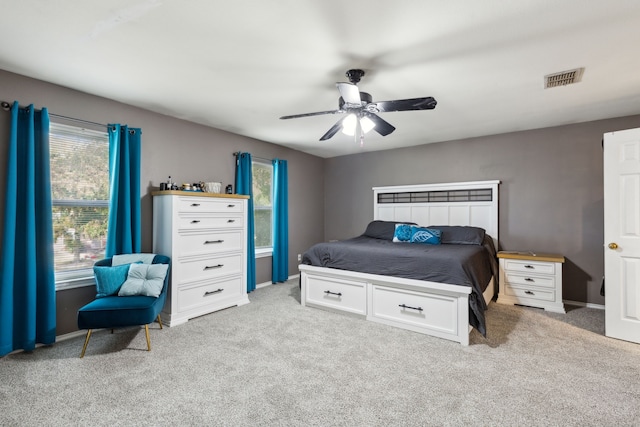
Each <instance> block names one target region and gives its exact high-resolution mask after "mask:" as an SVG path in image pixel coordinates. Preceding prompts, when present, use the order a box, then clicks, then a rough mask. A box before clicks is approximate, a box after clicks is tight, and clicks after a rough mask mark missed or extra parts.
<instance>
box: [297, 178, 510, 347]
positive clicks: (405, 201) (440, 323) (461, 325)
mask: <svg viewBox="0 0 640 427" xmlns="http://www.w3.org/2000/svg"><path fill="white" fill-rule="evenodd" d="M499 183H500V181H474V182H459V183H443V184H421V185H401V186H390V187H374V188H373V193H374V206H373V208H374V219H379V220H385V221H406V222H414V223H417V224H420V225H470V226H476V227H482V228H484V229H485V230H486V232H487V234H489V235H490V236H491V237H493V239H494V244H495V246H496V249H497V248H498V184H499ZM299 269H300V277H301V291H302V295H301V304H302V305H303V306H311V307H316V308H322V309H328V310H338V311H341V312H347V313H351V314H354V315H358V316H361V317H364V318H366V319H367V320H370V321H373V322H378V323H383V324H386V325H390V326H395V327H398V328H402V329H408V330H411V331H415V332H419V333H423V334H426V335H432V336H436V337H440V338H444V339H448V340H452V341H456V342H459V343H461V344H462V345H469V332H470V331H471V327H470V326H469V294H470V293H471V288H470V287H467V286H459V285H451V284H446V283H437V282H429V281H423V280H412V279H404V278H397V277H391V276H381V275H376V274H368V273H360V272H354V271H345V270H338V269H334V268H326V267H315V266H310V265H304V264H301V265H299ZM496 280H497V278H495V277H494V278H493V279H492V280H491V283H490V284H489V286H488V287H487V290H486V291H485V292H484V294H483V296H484V299H485V301H486V302H487V304H489V302H490V301H491V299H492V298H493V297H494V295H495V281H496Z"/></svg>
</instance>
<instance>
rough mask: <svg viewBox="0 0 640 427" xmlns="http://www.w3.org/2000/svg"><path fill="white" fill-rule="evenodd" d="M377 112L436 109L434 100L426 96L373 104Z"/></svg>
mask: <svg viewBox="0 0 640 427" xmlns="http://www.w3.org/2000/svg"><path fill="white" fill-rule="evenodd" d="M374 104H375V105H376V108H377V109H378V111H379V112H381V113H384V112H387V111H412V110H433V109H434V108H436V104H437V102H436V100H435V99H433V98H432V97H430V96H428V97H426V98H413V99H398V100H395V101H380V102H375V103H374Z"/></svg>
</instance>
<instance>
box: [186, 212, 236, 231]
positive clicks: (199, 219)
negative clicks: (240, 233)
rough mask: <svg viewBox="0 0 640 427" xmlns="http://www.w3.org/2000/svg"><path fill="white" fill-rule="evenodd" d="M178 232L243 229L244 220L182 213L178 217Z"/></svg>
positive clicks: (232, 216)
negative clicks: (208, 229)
mask: <svg viewBox="0 0 640 427" xmlns="http://www.w3.org/2000/svg"><path fill="white" fill-rule="evenodd" d="M177 223H178V230H202V229H207V228H238V227H242V226H243V225H244V224H243V218H242V216H240V215H211V214H209V215H207V214H202V215H198V214H188V213H181V214H180V215H179V216H178V221H177Z"/></svg>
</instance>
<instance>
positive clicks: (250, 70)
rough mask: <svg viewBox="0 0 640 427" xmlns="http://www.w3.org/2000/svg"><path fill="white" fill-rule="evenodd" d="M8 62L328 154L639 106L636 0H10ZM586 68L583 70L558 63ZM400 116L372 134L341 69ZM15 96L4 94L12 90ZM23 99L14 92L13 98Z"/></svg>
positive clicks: (4, 55)
mask: <svg viewBox="0 0 640 427" xmlns="http://www.w3.org/2000/svg"><path fill="white" fill-rule="evenodd" d="M0 6H1V9H0V10H2V13H1V15H0V24H1V25H0V28H2V33H3V36H2V38H0V68H1V69H4V70H7V71H11V72H15V73H19V74H23V75H26V76H30V77H34V78H37V79H41V80H45V81H49V82H53V83H56V84H59V85H62V86H66V87H70V88H73V89H77V90H80V91H84V92H87V93H91V94H95V95H99V96H103V97H106V98H110V99H114V100H117V101H121V102H124V103H127V104H131V105H135V106H138V107H142V108H145V109H148V110H152V111H156V112H158V113H162V114H166V115H169V116H174V117H179V118H182V119H186V120H190V121H193V122H197V123H202V124H205V125H209V126H212V127H216V128H220V129H224V130H227V131H230V132H234V133H237V134H241V135H246V136H249V137H252V138H256V139H260V140H263V141H268V142H272V143H274V144H280V145H283V146H287V147H290V148H293V149H296V150H301V151H305V152H308V153H311V154H314V155H318V156H322V157H333V156H338V155H343V154H351V153H357V152H362V151H375V150H385V149H392V148H395V147H404V146H411V145H419V144H425V143H433V142H440V141H447V140H453V139H460V138H466V137H473V136H481V135H491V134H498V133H504V132H511V131H517V130H524V129H534V128H542V127H548V126H555V125H563V124H569V123H577V122H584V121H590V120H596V119H604V118H611V117H620V116H627V115H633V114H640V71H639V70H640V55H639V54H638V49H639V47H640V1H637V0H628V1H625V0H609V1H602V0H561V1H558V0H549V1H548V0H518V1H513V0H501V1H498V0H483V1H479V0H457V1H443V0H437V1H436V0H397V1H394V2H392V1H389V0H348V1H345V0H233V1H231V0H226V1H219V0H213V1H212V0H189V1H178V0H166V1H162V0H133V1H132V0H101V1H91V2H89V1H86V0H65V1H55V2H53V1H46V0H20V1H16V0H0ZM577 67H585V72H584V76H583V78H582V82H580V83H577V84H574V85H570V86H564V87H558V88H554V89H544V76H545V75H547V74H551V73H555V72H560V71H564V70H568V69H573V68H577ZM350 68H362V69H364V70H365V72H366V73H367V74H366V75H365V77H364V78H363V79H362V81H361V82H360V83H359V87H360V90H362V91H365V92H369V93H371V94H372V95H373V98H374V101H382V100H391V99H404V98H416V97H423V96H433V97H434V98H435V99H436V100H437V101H438V105H437V107H436V109H435V110H428V111H411V112H390V113H381V117H382V118H384V119H385V120H387V121H388V122H390V123H391V124H392V125H394V126H395V127H396V128H397V130H396V131H395V132H394V133H392V134H390V135H388V136H386V137H382V136H380V135H378V134H377V133H375V132H371V133H369V134H367V136H366V139H365V143H364V147H360V146H359V144H356V143H354V141H353V138H352V137H348V136H345V135H343V134H341V133H338V134H337V135H336V136H334V137H333V138H332V139H330V140H328V141H324V142H320V141H318V139H319V138H320V136H322V135H323V134H324V133H325V132H326V131H327V130H328V129H329V128H330V127H331V126H332V125H333V124H334V123H335V122H336V121H337V120H338V119H339V118H340V116H336V115H325V116H316V117H308V118H300V119H295V120H279V117H280V116H283V115H288V114H297V113H307V112H314V111H325V110H333V109H336V108H337V102H338V97H339V94H338V91H337V89H336V87H335V83H336V82H338V81H348V80H347V78H346V77H345V75H344V73H345V72H346V71H347V70H348V69H350ZM0 98H1V94H0ZM8 101H11V100H8Z"/></svg>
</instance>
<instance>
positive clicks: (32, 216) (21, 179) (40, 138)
mask: <svg viewBox="0 0 640 427" xmlns="http://www.w3.org/2000/svg"><path fill="white" fill-rule="evenodd" d="M49 169H50V168H49V113H48V112H47V109H46V108H43V109H42V110H41V111H36V110H35V108H34V107H33V105H30V106H29V107H27V108H20V107H19V105H18V102H14V103H13V106H12V108H11V125H10V134H9V147H8V151H7V165H6V172H7V175H6V187H5V191H4V221H3V239H2V248H1V252H0V256H1V258H0V269H1V270H0V278H1V279H2V281H1V282H0V357H1V356H4V355H6V354H8V353H10V352H12V351H14V350H19V349H23V350H26V351H31V350H33V349H34V348H35V346H36V343H41V344H53V343H54V342H55V340H56V288H55V276H54V266H53V224H52V218H51V213H52V210H51V174H50V170H49Z"/></svg>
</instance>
